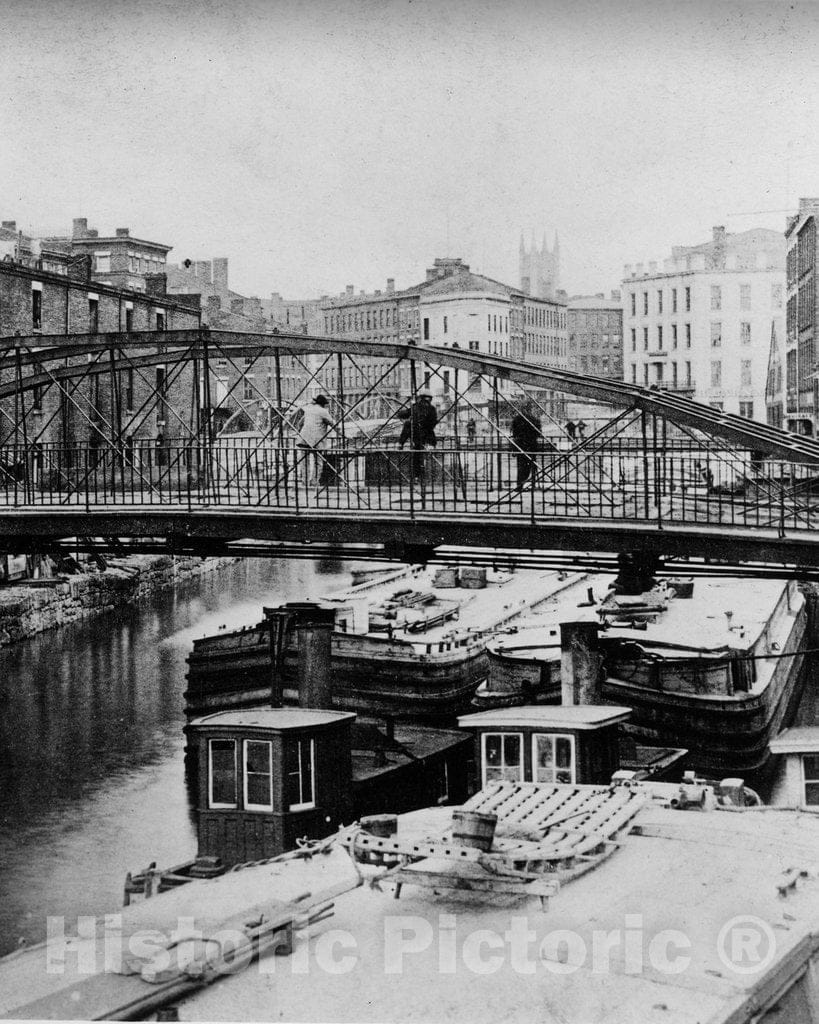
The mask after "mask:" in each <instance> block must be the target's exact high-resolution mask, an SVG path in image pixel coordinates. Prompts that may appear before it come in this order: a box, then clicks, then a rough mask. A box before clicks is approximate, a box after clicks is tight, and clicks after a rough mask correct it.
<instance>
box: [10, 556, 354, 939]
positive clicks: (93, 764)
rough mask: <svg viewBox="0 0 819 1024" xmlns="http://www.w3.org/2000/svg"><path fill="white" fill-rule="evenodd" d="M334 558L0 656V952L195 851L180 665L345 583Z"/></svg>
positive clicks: (110, 619) (287, 565) (212, 588)
mask: <svg viewBox="0 0 819 1024" xmlns="http://www.w3.org/2000/svg"><path fill="white" fill-rule="evenodd" d="M348 568H349V566H347V565H346V564H344V563H339V562H311V561H303V562H302V561H286V560H281V561H279V560H266V559H245V560H243V561H241V562H239V563H237V564H235V565H233V566H230V567H228V568H225V569H222V570H221V571H219V572H216V573H213V574H211V575H209V576H206V577H204V578H203V579H201V580H199V581H196V582H192V583H188V584H185V585H184V587H183V589H182V590H181V591H177V592H176V593H170V592H168V593H163V594H159V595H157V596H155V597H153V598H152V599H149V600H146V601H145V602H143V603H141V604H140V605H139V606H137V607H134V608H128V609H125V610H122V611H120V612H116V613H112V614H110V615H108V616H105V617H102V618H98V619H96V620H93V621H91V622H87V623H80V624H76V625H72V626H67V627H64V628H62V629H59V630H54V631H52V632H49V633H43V634H40V635H39V636H37V637H34V638H33V639H31V640H29V641H26V642H24V643H21V644H19V645H16V646H13V647H9V648H4V649H3V650H0V955H3V954H4V953H8V952H9V951H11V950H12V949H14V948H16V946H17V945H18V943H19V941H20V940H21V939H25V940H26V941H27V942H36V941H38V940H40V939H42V938H44V937H45V934H46V918H47V917H48V916H52V917H55V916H61V917H64V918H65V930H66V931H69V930H73V929H74V928H75V927H76V923H77V917H78V916H79V915H84V914H100V913H105V912H112V911H115V910H116V908H117V907H119V906H121V903H122V888H123V882H124V879H125V873H126V871H128V870H138V869H140V868H144V867H146V866H147V865H148V864H149V863H150V862H151V861H152V860H155V861H156V862H157V863H158V864H159V865H163V866H164V865H170V864H173V863H178V862H180V861H183V860H186V859H189V858H190V857H192V856H193V855H194V854H195V852H196V839H195V825H194V820H193V814H192V809H191V805H190V803H189V800H188V792H187V787H186V784H185V774H184V739H183V735H182V727H183V725H184V714H183V697H182V695H183V693H184V690H185V668H186V666H185V658H186V656H187V654H188V653H189V652H190V649H191V645H192V642H193V640H194V639H195V638H197V637H200V636H206V635H208V634H210V633H216V632H218V631H219V630H220V629H221V628H223V627H224V628H226V629H235V628H237V627H238V626H242V625H246V624H248V623H251V622H256V621H258V619H259V618H260V617H261V614H260V613H261V606H262V605H263V604H268V605H272V604H278V603H280V602H283V601H293V600H310V599H311V598H317V597H319V596H321V594H322V593H325V592H327V591H329V590H332V589H335V587H337V586H341V585H343V584H345V583H346V582H348V581H349V578H350V577H349V573H348Z"/></svg>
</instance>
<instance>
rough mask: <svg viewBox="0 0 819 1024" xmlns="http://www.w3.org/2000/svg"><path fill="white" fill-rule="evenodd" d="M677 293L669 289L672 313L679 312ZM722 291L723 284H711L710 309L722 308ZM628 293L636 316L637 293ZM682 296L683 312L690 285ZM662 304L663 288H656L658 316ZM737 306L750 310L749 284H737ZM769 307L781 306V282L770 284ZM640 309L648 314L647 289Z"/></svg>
mask: <svg viewBox="0 0 819 1024" xmlns="http://www.w3.org/2000/svg"><path fill="white" fill-rule="evenodd" d="M677 293H678V289H677V288H672V289H671V312H672V313H677V312H679V309H678V294H677ZM722 293H723V286H722V285H720V284H712V285H711V309H712V310H721V309H722ZM630 294H631V315H632V316H636V315H637V293H636V292H631V293H630ZM682 298H683V308H684V311H685V312H689V311H690V310H691V289H690V287H686V288H685V289H683V296H682ZM663 305H664V300H663V289H662V288H658V289H657V299H656V306H655V309H656V313H657V315H658V316H662V314H663ZM739 308H740V310H742V311H750V309H751V285H750V284H740V286H739ZM771 308H772V309H781V308H782V285H781V284H772V285H771ZM642 310H643V316H648V315H649V292H647V291H644V292H643V293H642Z"/></svg>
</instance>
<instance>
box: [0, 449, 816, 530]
mask: <svg viewBox="0 0 819 1024" xmlns="http://www.w3.org/2000/svg"><path fill="white" fill-rule="evenodd" d="M0 504H2V505H4V506H5V507H14V508H39V507H55V508H57V507H61V506H77V505H82V506H85V507H87V508H89V509H90V508H92V507H109V506H132V507H136V506H146V505H147V506H154V505H162V506H169V507H176V508H182V509H189V510H193V509H199V508H209V507H214V506H217V507H232V508H237V507H238V508H248V509H250V508H267V509H270V510H271V511H276V510H279V511H283V512H285V511H297V512H298V511H301V510H307V509H310V510H327V511H339V510H343V511H348V512H355V513H361V514H367V515H372V514H377V513H381V512H383V513H386V512H390V513H396V512H398V513H401V514H405V515H409V516H416V515H419V514H428V513H441V514H451V515H466V516H468V515H508V516H513V517H516V518H521V517H522V518H526V519H529V520H531V521H535V522H536V521H543V520H549V519H562V520H565V519H573V518H574V519H578V518H580V519H598V520H623V519H629V520H635V521H645V522H647V523H651V524H654V525H655V526H663V525H671V524H674V523H677V524H681V525H682V524H692V523H703V524H723V525H726V526H742V527H757V528H769V529H778V530H779V531H783V530H802V529H806V530H810V529H812V528H813V527H814V526H815V525H816V524H817V522H818V521H819V470H817V469H814V468H812V467H810V466H806V465H805V464H802V463H788V462H781V461H770V460H764V461H763V460H761V459H759V458H757V457H754V456H753V455H752V454H751V453H748V452H745V453H742V452H736V453H735V452H728V451H724V450H719V451H709V450H707V449H704V448H702V447H700V448H697V447H696V446H692V445H677V446H666V447H663V448H662V449H649V448H643V449H640V448H638V447H636V446H635V445H634V444H633V443H632V442H631V441H629V442H628V443H622V444H616V443H612V444H607V445H606V446H605V448H601V449H599V450H590V449H587V448H584V447H583V446H582V445H572V443H571V442H569V441H568V439H566V440H565V441H559V442H558V443H557V444H554V443H549V444H547V445H544V446H543V447H541V449H540V450H538V451H537V452H532V453H527V452H522V451H520V450H519V449H517V448H516V447H515V446H514V445H513V444H512V443H511V442H509V441H504V440H501V441H500V442H497V441H493V439H488V438H478V439H476V440H475V441H474V442H470V441H459V442H458V443H453V440H452V439H451V438H450V439H447V442H446V443H442V444H439V445H437V446H436V447H435V448H431V449H428V450H425V451H413V450H409V449H407V448H404V449H400V448H398V447H397V445H396V444H394V443H390V444H383V445H377V444H370V445H369V446H353V445H348V446H345V445H342V444H331V445H328V446H327V447H325V448H322V449H319V450H317V451H314V450H311V449H307V448H304V447H301V446H299V445H298V444H297V443H296V442H295V441H290V442H287V443H283V444H272V443H267V442H265V443H258V442H255V441H250V442H245V441H243V440H239V441H232V442H230V443H226V442H224V441H220V440H218V439H217V441H216V442H215V443H213V444H211V445H205V444H196V443H177V442H166V441H163V442H162V443H161V444H142V445H132V446H128V445H123V446H122V447H120V448H114V447H111V446H106V447H102V446H100V447H97V446H94V445H85V446H81V445H58V444H49V445H40V446H37V447H36V448H32V447H31V446H29V447H25V446H22V445H10V446H5V447H2V448H0Z"/></svg>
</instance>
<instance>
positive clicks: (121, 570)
mask: <svg viewBox="0 0 819 1024" xmlns="http://www.w3.org/2000/svg"><path fill="white" fill-rule="evenodd" d="M235 561H236V559H234V558H205V559H201V558H189V557H181V556H176V555H132V556H130V557H128V558H122V559H116V560H114V559H112V560H111V561H110V562H109V564H108V567H107V568H106V569H105V570H103V571H101V572H86V573H82V574H78V575H76V576H61V577H59V578H56V579H53V580H43V581H38V583H37V584H35V583H27V584H23V585H19V586H9V587H4V588H2V589H0V647H5V646H7V645H8V644H13V643H16V642H17V641H19V640H24V639H26V637H29V636H33V635H34V634H35V633H41V632H43V631H44V630H46V629H53V628H54V627H55V626H61V625H63V624H64V623H68V622H77V621H79V620H80V619H88V618H91V617H93V616H96V615H103V614H104V613H106V612H110V611H113V610H114V609H115V608H121V607H122V606H123V605H128V604H133V603H135V602H136V601H140V600H141V599H142V598H144V597H148V596H149V595H150V594H155V593H157V592H158V591H160V590H168V589H170V588H171V587H175V586H177V585H178V584H181V583H184V582H185V581H187V580H193V579H198V578H199V577H201V576H203V575H206V574H207V573H211V572H215V571H217V570H219V569H221V568H223V567H225V566H226V565H232V564H233V563H234V562H235Z"/></svg>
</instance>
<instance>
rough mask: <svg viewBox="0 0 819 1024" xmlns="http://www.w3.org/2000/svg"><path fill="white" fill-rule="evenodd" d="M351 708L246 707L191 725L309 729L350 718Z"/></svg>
mask: <svg viewBox="0 0 819 1024" xmlns="http://www.w3.org/2000/svg"><path fill="white" fill-rule="evenodd" d="M354 718H355V715H354V714H353V713H352V712H351V711H320V710H317V709H315V708H247V709H245V710H243V711H217V712H216V713H215V714H212V715H204V716H203V717H202V718H195V719H194V720H193V721H192V722H191V723H190V727H191V728H192V729H199V728H208V729H231V730H236V729H270V730H272V731H274V732H283V731H285V730H287V729H312V728H317V727H323V726H328V725H334V724H335V723H337V722H344V721H352V720H353V719H354Z"/></svg>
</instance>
